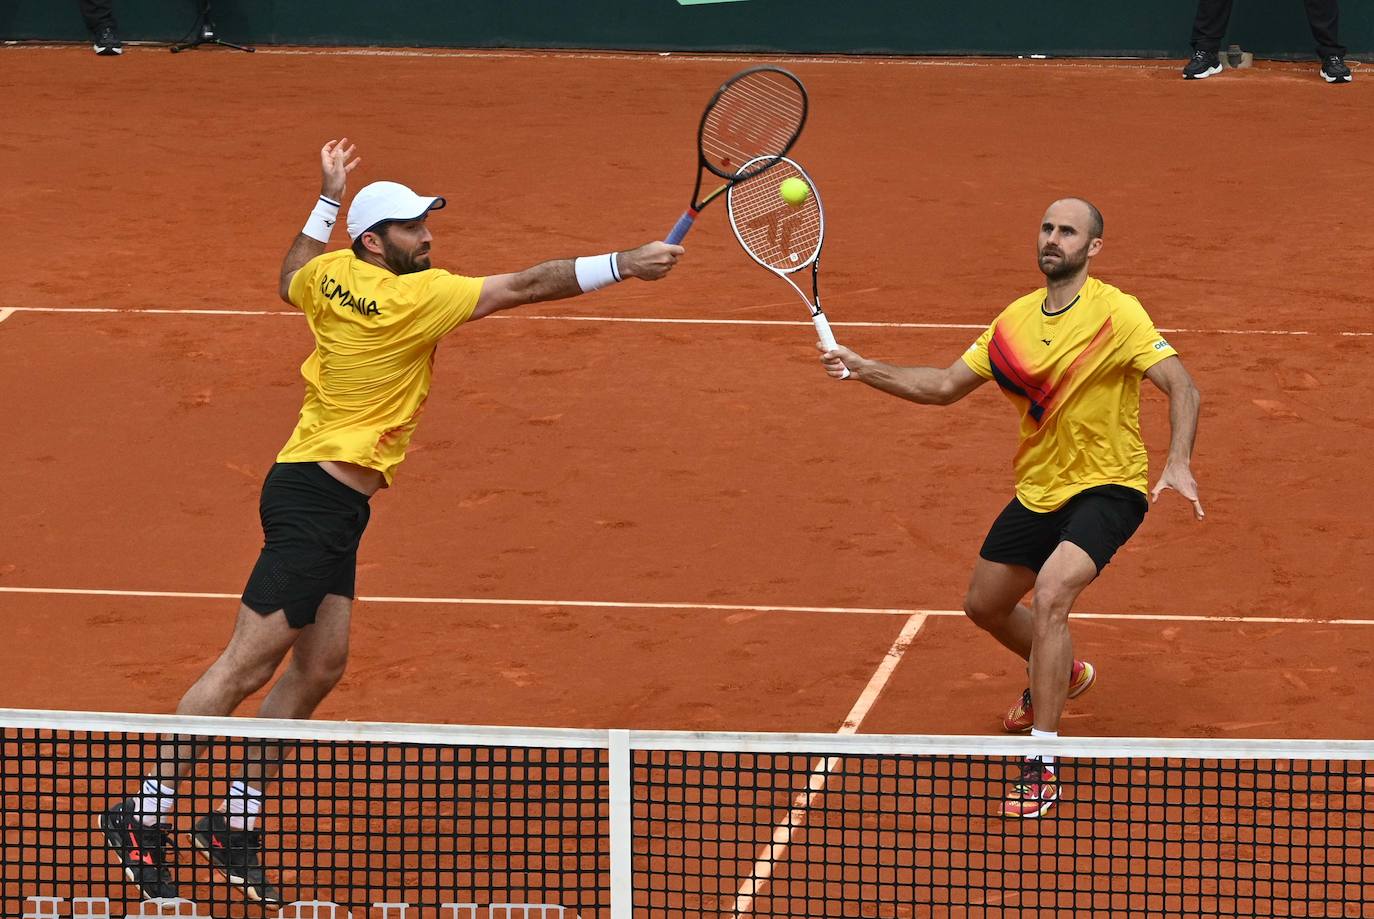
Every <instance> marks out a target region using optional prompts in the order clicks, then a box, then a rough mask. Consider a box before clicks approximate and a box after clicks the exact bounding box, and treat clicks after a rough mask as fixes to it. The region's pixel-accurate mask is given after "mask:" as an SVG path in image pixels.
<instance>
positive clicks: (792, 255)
mask: <svg viewBox="0 0 1374 919" xmlns="http://www.w3.org/2000/svg"><path fill="white" fill-rule="evenodd" d="M746 168H747V164H746ZM788 179H799V180H800V181H802V182H805V183H806V187H807V188H808V189H809V192H810V193H809V194H807V196H806V198H805V199H804V200H803V201H802V202H801V203H800V204H788V203H787V202H786V201H785V200H783V197H782V195H781V194H780V192H779V188H780V186H781V185H782V183H783V182H785V181H787V180H788ZM726 208H727V210H728V211H729V212H730V226H731V227H732V228H733V229H734V231H735V238H736V239H738V240H739V244H740V246H742V247H743V248H744V251H745V252H747V253H748V254H749V257H750V258H752V259H753V260H754V261H756V262H758V263H759V264H760V265H762V266H763V267H765V268H767V269H768V270H769V271H771V272H773V273H774V274H776V275H777V276H778V277H780V278H782V279H783V280H784V281H786V282H787V283H788V284H791V285H792V289H793V290H795V291H796V292H797V296H799V297H801V298H802V302H803V303H805V304H806V307H807V309H809V310H810V311H811V321H812V322H813V323H814V324H815V326H816V334H817V335H818V336H820V340H821V345H822V346H823V347H824V348H825V350H827V351H832V350H834V348H835V333H834V332H832V331H830V320H828V319H826V318H825V313H824V311H822V310H821V293H820V283H819V279H820V268H821V244H822V243H823V242H825V212H824V211H823V210H822V209H821V196H820V193H819V192H818V191H817V190H816V183H814V182H812V181H811V177H810V176H809V175H807V174H806V172H805V170H803V169H802V168H801V167H800V166H798V165H797V164H796V163H794V162H793V161H792V160H789V159H788V158H787V157H785V156H784V157H779V158H778V160H777V165H776V166H775V167H774V168H772V169H770V170H768V174H767V175H759V174H757V173H755V174H754V175H753V176H752V177H751V178H748V179H744V180H742V181H740V182H737V183H736V184H734V185H732V186H730V193H729V195H727V196H726ZM806 268H810V269H811V296H809V297H808V296H807V295H806V294H805V293H804V292H803V291H802V289H801V288H800V287H798V286H797V282H796V281H794V280H792V277H791V276H792V275H794V274H796V273H797V272H798V271H803V270H805V269H806ZM848 377H849V370H848V369H847V368H846V369H845V371H844V376H843V377H841V379H846V378H848Z"/></svg>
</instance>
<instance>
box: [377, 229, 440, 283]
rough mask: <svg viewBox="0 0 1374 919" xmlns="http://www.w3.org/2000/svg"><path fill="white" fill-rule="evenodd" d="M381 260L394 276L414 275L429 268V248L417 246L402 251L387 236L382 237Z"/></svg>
mask: <svg viewBox="0 0 1374 919" xmlns="http://www.w3.org/2000/svg"><path fill="white" fill-rule="evenodd" d="M381 240H382V258H383V259H385V260H386V264H387V266H388V267H389V268H390V269H391V270H392V271H393V272H395V273H396V274H414V273H415V272H417V271H425V270H427V269H428V268H429V247H428V246H419V247H417V248H415V249H412V250H406V249H402V248H401V247H400V246H398V245H396V244H395V243H393V242H392V241H391V239H390V238H389V237H387V236H382V237H381Z"/></svg>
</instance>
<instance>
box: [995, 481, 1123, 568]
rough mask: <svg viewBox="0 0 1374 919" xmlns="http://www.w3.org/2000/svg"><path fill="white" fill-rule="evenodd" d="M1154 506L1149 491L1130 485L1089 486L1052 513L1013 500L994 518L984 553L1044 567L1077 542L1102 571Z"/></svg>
mask: <svg viewBox="0 0 1374 919" xmlns="http://www.w3.org/2000/svg"><path fill="white" fill-rule="evenodd" d="M1149 509H1150V502H1148V501H1146V500H1145V496H1144V495H1143V494H1141V493H1140V492H1138V491H1136V490H1135V489H1134V488H1127V487H1126V486H1124V485H1098V486H1097V487H1095V488H1089V489H1086V490H1084V491H1081V492H1079V493H1078V494H1076V495H1074V496H1073V497H1072V498H1070V499H1069V500H1068V501H1067V502H1065V504H1064V506H1063V507H1060V508H1058V509H1057V510H1052V511H1050V512H1048V513H1037V512H1036V511H1033V510H1031V509H1030V508H1028V507H1026V506H1025V505H1024V504H1022V503H1021V502H1020V501H1018V500H1017V499H1016V498H1012V499H1011V503H1010V504H1008V505H1007V506H1006V507H1005V508H1004V509H1003V510H1002V513H1000V514H998V515H997V519H996V520H994V521H993V522H992V527H991V528H990V529H989V530H988V535H987V538H986V539H985V540H983V548H982V549H981V550H980V551H979V553H978V554H979V555H981V556H982V557H983V558H985V559H987V560H988V561H990V562H1001V563H1002V564H1004V565H1023V566H1025V567H1027V568H1029V569H1031V570H1032V571H1039V570H1040V569H1041V568H1042V567H1043V566H1044V564H1045V562H1046V561H1047V560H1048V559H1049V557H1050V554H1051V553H1052V552H1054V550H1055V549H1056V548H1057V547H1058V546H1059V544H1060V543H1061V542H1071V543H1073V544H1074V545H1075V546H1078V548H1080V549H1082V550H1083V551H1084V552H1086V553H1088V555H1089V556H1091V557H1092V560H1093V563H1094V564H1096V565H1097V571H1098V573H1099V574H1100V573H1101V572H1102V569H1103V568H1106V567H1107V563H1108V562H1110V561H1111V560H1112V556H1113V555H1115V554H1116V550H1117V549H1120V548H1121V547H1122V546H1124V545H1125V544H1126V540H1128V539H1130V538H1131V534H1133V533H1134V532H1135V531H1136V529H1137V528H1138V527H1139V526H1140V524H1141V522H1142V521H1144V519H1145V512H1146V511H1148V510H1149Z"/></svg>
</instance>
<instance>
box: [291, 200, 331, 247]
mask: <svg viewBox="0 0 1374 919" xmlns="http://www.w3.org/2000/svg"><path fill="white" fill-rule="evenodd" d="M339 207H340V204H339V202H337V201H335V200H333V199H332V198H326V197H325V196H324V195H320V200H318V201H316V202H315V209H314V210H313V211H311V212H310V219H309V220H307V221H306V222H305V226H304V227H302V228H301V233H302V234H304V235H306V236H309V237H310V238H311V239H313V240H315V241H317V242H322V243H327V242H329V234H330V233H332V232H333V231H334V223H335V222H336V221H337V220H338V219H339Z"/></svg>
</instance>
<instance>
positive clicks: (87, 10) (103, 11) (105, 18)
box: [80, 0, 1334, 35]
mask: <svg viewBox="0 0 1374 919" xmlns="http://www.w3.org/2000/svg"><path fill="white" fill-rule="evenodd" d="M80 3H81V18H82V19H84V20H86V28H88V29H90V30H91V34H92V35H94V34H95V33H96V32H99V31H100V30H101V29H102V28H104V27H105V26H109V27H110V28H112V29H114V28H118V27H117V26H116V25H115V17H114V0H80ZM1333 5H1334V4H1333ZM1314 28H1315V27H1314Z"/></svg>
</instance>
